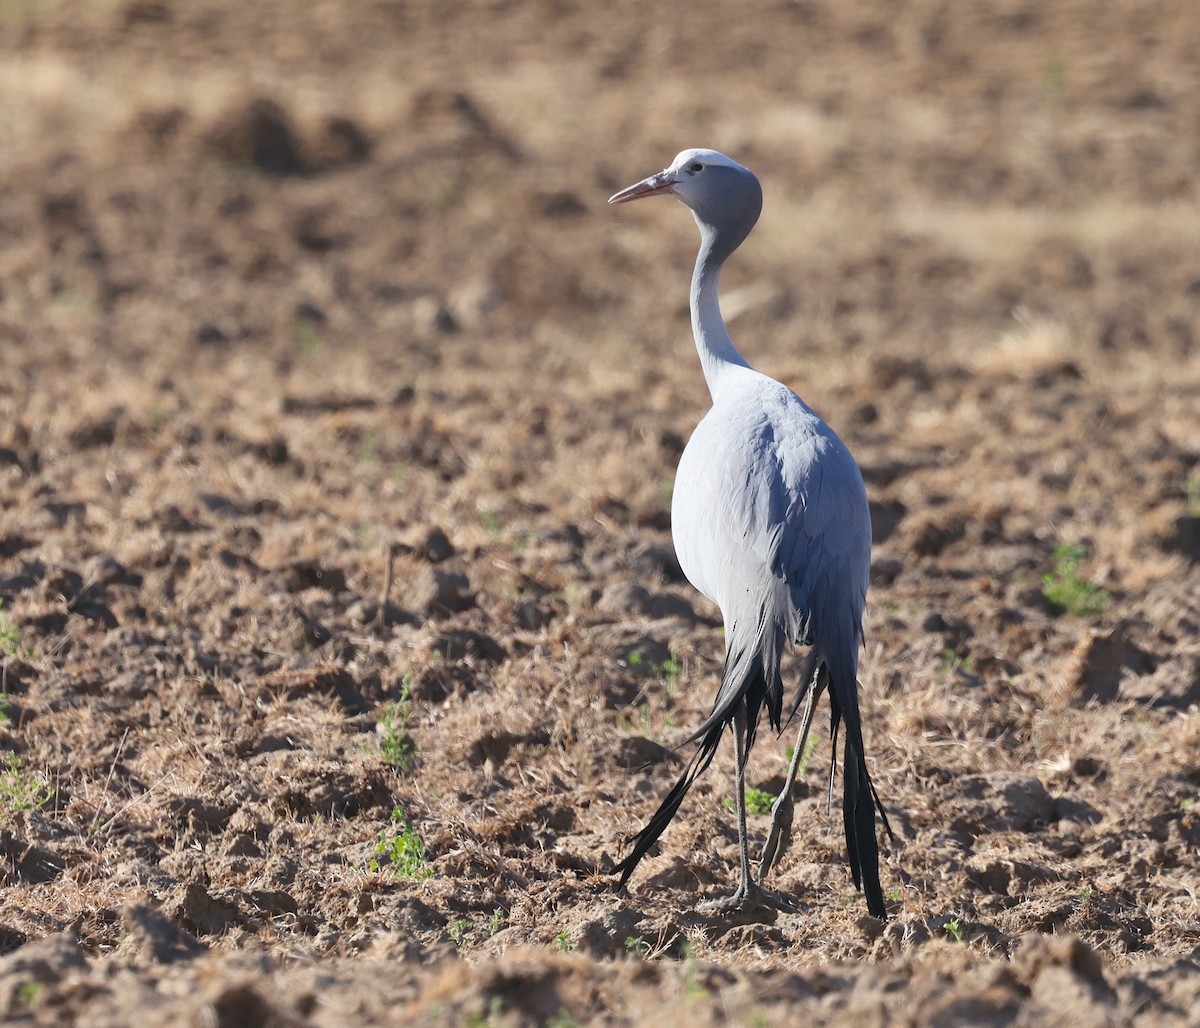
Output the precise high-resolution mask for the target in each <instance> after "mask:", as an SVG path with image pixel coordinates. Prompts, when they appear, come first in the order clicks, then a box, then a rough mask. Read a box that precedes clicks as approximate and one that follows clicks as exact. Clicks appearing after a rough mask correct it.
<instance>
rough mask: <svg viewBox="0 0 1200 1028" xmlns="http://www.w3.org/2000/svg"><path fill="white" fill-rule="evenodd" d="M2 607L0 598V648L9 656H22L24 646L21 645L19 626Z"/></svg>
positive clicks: (2, 603) (2, 602)
mask: <svg viewBox="0 0 1200 1028" xmlns="http://www.w3.org/2000/svg"><path fill="white" fill-rule="evenodd" d="M3 608H4V601H3V600H0V650H2V651H3V652H5V653H7V654H8V655H9V656H10V657H21V656H24V654H25V648H24V647H23V646H22V645H21V626H20V625H18V624H17V623H16V622H15V621H14V620H13V619H12V617H11V616H10V615H9V613H8V612H7V611H6V610H4V609H3Z"/></svg>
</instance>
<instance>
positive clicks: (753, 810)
mask: <svg viewBox="0 0 1200 1028" xmlns="http://www.w3.org/2000/svg"><path fill="white" fill-rule="evenodd" d="M774 803H775V797H774V796H772V795H771V794H770V793H769V792H767V791H766V790H764V789H756V788H754V786H752V785H747V786H746V813H747V814H769V813H771V807H772V805H773V804H774ZM721 805H722V806H723V807H724V808H725V809H726V810H733V809H735V804H734V802H733V797H732V796H726V797H725V798H724V799H723V800H721Z"/></svg>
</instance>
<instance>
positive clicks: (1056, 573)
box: [1042, 543, 1111, 617]
mask: <svg viewBox="0 0 1200 1028" xmlns="http://www.w3.org/2000/svg"><path fill="white" fill-rule="evenodd" d="M1086 556H1087V551H1086V550H1085V549H1084V548H1083V547H1082V546H1080V545H1078V544H1077V543H1060V544H1059V545H1058V546H1057V547H1055V550H1054V570H1053V571H1052V572H1049V573H1047V574H1045V575H1043V576H1042V596H1044V597H1045V599H1046V603H1047V604H1049V606H1050V609H1051V610H1052V611H1053V612H1054V613H1055V614H1072V615H1074V616H1075V617H1088V616H1090V615H1092V614H1102V613H1103V612H1104V611H1106V610H1107V609H1108V604H1109V600H1110V599H1111V597H1110V596H1109V594H1108V590H1107V589H1102V588H1101V587H1100V586H1099V585H1097V584H1096V583H1095V582H1089V581H1088V580H1087V579H1085V578H1080V577H1079V565H1080V564H1081V563H1082V562H1083V559H1084V557H1086Z"/></svg>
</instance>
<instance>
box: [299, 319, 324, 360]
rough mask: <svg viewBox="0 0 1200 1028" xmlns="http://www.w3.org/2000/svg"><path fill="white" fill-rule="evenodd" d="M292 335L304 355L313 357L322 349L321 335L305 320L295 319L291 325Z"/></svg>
mask: <svg viewBox="0 0 1200 1028" xmlns="http://www.w3.org/2000/svg"><path fill="white" fill-rule="evenodd" d="M292 335H293V337H294V338H295V340H296V345H297V346H298V347H300V352H301V353H302V354H304V356H305V357H310V358H311V357H315V356H317V354H319V353H320V352H321V350H322V349H323V346H322V344H321V337H320V336H319V335H317V330H316V329H315V328H313V327H312V325H310V324H309V323H308V322H307V321H297V322H296V323H295V324H294V325H293V326H292Z"/></svg>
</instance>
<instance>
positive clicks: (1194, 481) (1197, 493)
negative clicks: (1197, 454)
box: [1183, 473, 1200, 517]
mask: <svg viewBox="0 0 1200 1028" xmlns="http://www.w3.org/2000/svg"><path fill="white" fill-rule="evenodd" d="M1183 497H1184V501H1185V503H1186V504H1187V512H1188V513H1189V514H1190V515H1191V516H1192V517H1200V473H1193V474H1191V475H1189V476H1188V480H1187V485H1186V486H1184V489H1183Z"/></svg>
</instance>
